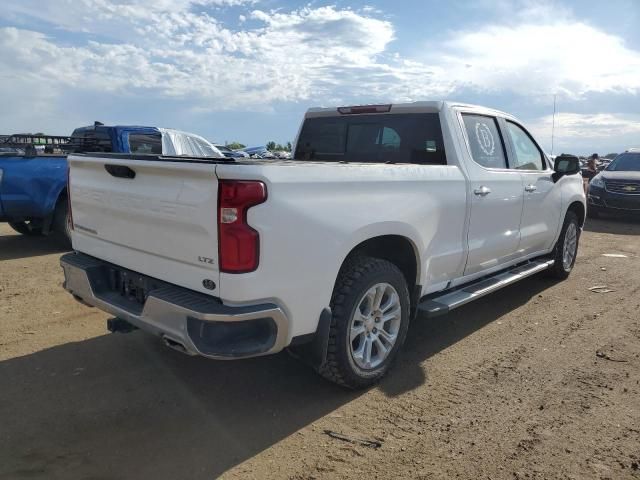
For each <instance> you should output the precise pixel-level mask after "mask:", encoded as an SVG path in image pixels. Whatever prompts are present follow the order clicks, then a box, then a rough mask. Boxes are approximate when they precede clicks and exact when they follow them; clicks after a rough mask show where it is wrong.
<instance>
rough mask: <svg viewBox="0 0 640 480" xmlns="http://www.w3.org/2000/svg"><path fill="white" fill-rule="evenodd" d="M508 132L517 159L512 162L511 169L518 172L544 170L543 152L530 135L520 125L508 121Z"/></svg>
mask: <svg viewBox="0 0 640 480" xmlns="http://www.w3.org/2000/svg"><path fill="white" fill-rule="evenodd" d="M507 130H509V137H510V138H511V143H512V144H513V153H514V156H515V158H514V159H513V161H512V162H511V164H512V165H511V168H515V169H518V170H544V160H543V159H542V152H541V151H540V149H539V148H538V146H537V145H536V144H535V142H534V141H533V140H532V138H531V137H530V136H529V134H528V133H527V132H526V131H525V130H524V129H523V128H522V127H520V126H519V125H516V124H515V123H513V122H509V121H507Z"/></svg>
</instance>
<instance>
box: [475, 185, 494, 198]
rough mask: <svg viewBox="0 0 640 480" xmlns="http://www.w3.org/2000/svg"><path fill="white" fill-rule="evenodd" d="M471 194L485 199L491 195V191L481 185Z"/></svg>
mask: <svg viewBox="0 0 640 480" xmlns="http://www.w3.org/2000/svg"><path fill="white" fill-rule="evenodd" d="M473 193H475V194H476V195H479V196H480V197H486V196H487V195H489V194H490V193H491V189H490V188H489V187H485V186H484V185H482V186H481V187H480V188H476V189H475V190H474V191H473Z"/></svg>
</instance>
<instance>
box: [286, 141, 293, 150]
mask: <svg viewBox="0 0 640 480" xmlns="http://www.w3.org/2000/svg"><path fill="white" fill-rule="evenodd" d="M291 148H292V146H291V142H287V147H286V148H285V150H286V151H287V152H290V151H291Z"/></svg>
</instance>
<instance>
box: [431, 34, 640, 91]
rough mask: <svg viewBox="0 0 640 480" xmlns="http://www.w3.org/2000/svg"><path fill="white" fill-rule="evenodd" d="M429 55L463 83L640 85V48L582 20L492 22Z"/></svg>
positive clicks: (493, 86)
mask: <svg viewBox="0 0 640 480" xmlns="http://www.w3.org/2000/svg"><path fill="white" fill-rule="evenodd" d="M445 52H446V53H445V54H442V55H436V56H433V57H431V59H432V61H435V62H437V63H438V64H439V65H441V66H442V67H443V68H444V69H445V70H446V72H447V73H448V74H449V75H451V76H452V78H454V79H456V80H455V81H456V82H457V83H460V84H464V85H470V86H473V87H475V88H478V89H485V90H493V91H497V90H507V91H514V92H517V93H523V94H534V95H541V94H553V93H564V94H565V95H568V96H573V97H577V96H580V95H582V94H584V93H586V92H602V91H627V92H630V93H637V92H638V91H640V75H639V74H638V72H640V52H637V51H634V50H631V49H629V48H627V47H626V46H625V45H624V43H623V42H622V40H621V39H620V38H619V37H616V36H614V35H611V34H608V33H605V32H602V31H599V30H597V29H595V28H593V27H591V26H588V25H586V24H583V23H571V24H564V23H556V24H552V25H537V24H535V25H534V24H524V25H520V26H516V27H503V26H491V27H487V28H484V29H481V30H479V31H476V32H466V33H462V34H460V35H457V36H456V38H454V39H452V40H450V41H448V42H446V44H445Z"/></svg>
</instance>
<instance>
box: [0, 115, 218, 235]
mask: <svg viewBox="0 0 640 480" xmlns="http://www.w3.org/2000/svg"><path fill="white" fill-rule="evenodd" d="M70 152H101V153H125V154H135V155H170V156H186V157H208V158H223V155H222V153H220V151H219V150H218V149H217V148H215V147H214V146H213V145H212V144H210V143H209V142H208V141H207V140H205V139H204V138H202V137H200V136H199V135H195V134H192V133H187V132H181V131H178V130H172V129H166V128H155V127H141V126H106V125H103V124H101V123H99V122H96V123H95V124H94V125H91V126H87V127H81V128H77V129H75V130H74V131H73V133H72V134H71V136H70V137H55V136H46V135H6V136H4V138H3V139H2V140H0V222H7V223H9V225H10V226H11V228H13V229H14V230H15V231H17V232H19V233H21V234H23V235H32V236H40V235H49V234H55V235H56V236H57V237H58V238H60V239H61V240H62V241H63V242H65V243H69V242H70V231H69V228H68V225H69V222H70V218H69V213H68V202H67V154H68V153H70Z"/></svg>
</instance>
